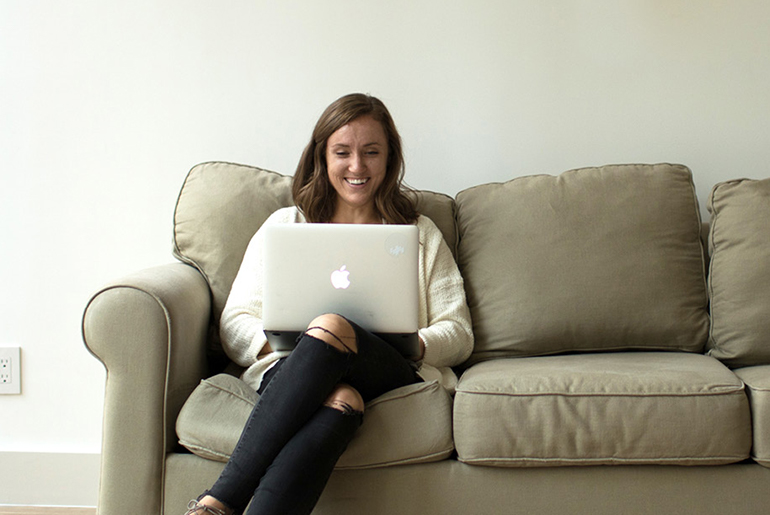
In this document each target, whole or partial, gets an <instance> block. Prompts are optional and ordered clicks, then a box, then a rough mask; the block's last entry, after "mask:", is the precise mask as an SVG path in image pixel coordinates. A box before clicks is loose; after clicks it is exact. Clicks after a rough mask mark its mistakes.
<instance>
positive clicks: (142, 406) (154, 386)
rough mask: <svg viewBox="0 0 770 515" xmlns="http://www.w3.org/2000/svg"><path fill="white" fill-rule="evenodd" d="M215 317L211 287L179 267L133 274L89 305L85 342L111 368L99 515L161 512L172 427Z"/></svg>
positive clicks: (200, 372)
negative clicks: (212, 317)
mask: <svg viewBox="0 0 770 515" xmlns="http://www.w3.org/2000/svg"><path fill="white" fill-rule="evenodd" d="M210 313H211V295H210V290H209V287H208V284H207V283H206V281H205V279H204V278H203V276H202V275H201V274H200V272H198V271H197V270H196V269H195V268H193V267H191V266H189V265H185V264H181V263H175V264H169V265H164V266H160V267H155V268H150V269H147V270H143V271H141V272H138V273H136V274H134V275H131V276H129V277H127V278H125V279H123V280H121V281H118V282H115V283H113V284H111V285H108V286H107V287H105V288H103V289H102V290H100V291H99V292H98V293H96V295H94V296H93V298H92V299H91V300H90V302H89V303H88V306H87V307H86V310H85V313H84V315H83V340H84V342H85V344H86V347H87V348H88V350H89V351H90V352H91V353H92V354H93V355H94V356H95V357H96V358H97V359H99V360H100V361H101V362H102V363H103V364H104V366H105V368H106V370H107V380H106V385H105V399H104V427H103V431H104V434H103V442H102V464H101V484H100V488H99V513H100V514H109V515H113V514H119V513H123V512H125V513H128V512H129V511H135V510H136V509H137V508H138V507H141V511H143V512H146V513H161V506H162V505H163V504H162V503H163V484H164V481H163V479H164V461H165V456H166V454H167V452H169V451H170V450H171V449H173V446H174V445H175V444H176V436H175V432H174V425H175V421H176V418H177V415H178V413H179V410H180V409H181V407H182V404H183V403H184V401H185V400H186V399H187V397H188V396H189V394H190V392H192V390H193V389H194V388H195V386H196V385H197V384H198V382H199V381H200V379H201V378H203V377H204V376H205V374H206V371H207V370H206V369H207V367H206V340H207V332H208V327H209V318H210ZM139 499H141V500H142V502H141V503H140V504H139V505H137V504H136V503H137V501H138V500H139Z"/></svg>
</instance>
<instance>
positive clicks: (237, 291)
mask: <svg viewBox="0 0 770 515" xmlns="http://www.w3.org/2000/svg"><path fill="white" fill-rule="evenodd" d="M305 222H306V220H305V217H304V216H303V215H302V213H301V212H300V211H299V210H298V209H297V208H296V207H287V208H283V209H279V210H278V211H276V212H275V213H273V214H272V215H270V217H269V218H268V219H267V220H266V221H265V224H274V223H305ZM416 225H417V227H418V228H419V230H420V252H419V287H420V302H419V304H420V313H419V327H420V329H419V334H420V337H421V338H422V340H423V341H424V342H425V356H424V357H423V360H422V362H421V363H420V367H419V374H420V376H421V377H422V378H423V379H425V380H426V381H428V380H433V379H436V380H438V381H440V382H441V384H442V385H443V386H444V387H445V388H446V389H447V390H449V391H450V392H453V391H454V388H455V385H456V384H457V377H456V376H455V375H454V373H453V372H452V370H451V369H450V368H449V367H451V366H454V365H459V364H460V363H462V362H463V361H465V360H466V359H467V358H468V357H469V356H470V354H471V351H472V350H473V330H472V327H471V318H470V312H469V310H468V305H467V303H466V300H465V289H464V287H463V279H462V276H461V275H460V272H459V270H458V269H457V265H456V264H455V261H454V258H453V257H452V254H451V252H450V251H449V247H447V245H446V243H445V242H444V238H443V236H442V234H441V231H440V230H439V229H438V227H436V225H435V224H434V223H433V221H432V220H430V219H429V218H428V217H426V216H420V217H419V218H418V219H417V224H416ZM263 239H264V236H263V232H262V231H261V230H260V231H257V233H256V234H255V235H254V237H253V238H252V239H251V242H250V243H249V246H248V248H247V249H246V254H245V255H244V257H243V262H242V263H241V268H240V270H239V271H238V275H237V276H236V278H235V281H234V282H233V287H232V289H231V291H230V296H229V297H228V299H227V304H226V305H225V308H224V311H223V312H222V319H221V322H220V336H221V339H222V345H223V346H224V349H225V352H226V353H227V355H228V356H229V357H230V359H232V360H233V361H234V362H235V363H237V364H238V365H240V366H242V367H246V368H247V369H246V371H245V372H244V373H243V376H242V378H243V380H244V381H246V383H248V384H249V385H250V386H251V387H252V388H254V389H258V388H259V385H260V383H261V381H262V376H263V374H264V373H265V372H266V371H267V370H268V369H269V368H270V367H271V366H272V365H274V364H275V363H276V361H278V359H280V358H282V357H285V356H287V355H288V354H289V353H288V352H271V353H263V348H264V346H265V343H266V342H267V340H266V338H265V334H264V331H263V327H262V242H263ZM320 314H321V313H319V315H320ZM308 322H309V321H308Z"/></svg>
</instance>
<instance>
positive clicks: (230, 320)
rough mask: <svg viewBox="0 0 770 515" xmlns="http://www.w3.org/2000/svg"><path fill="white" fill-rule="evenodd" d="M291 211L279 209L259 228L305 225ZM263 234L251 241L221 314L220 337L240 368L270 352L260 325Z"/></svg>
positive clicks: (223, 345) (260, 232)
mask: <svg viewBox="0 0 770 515" xmlns="http://www.w3.org/2000/svg"><path fill="white" fill-rule="evenodd" d="M304 221H305V220H304V217H303V216H302V215H301V214H300V213H299V211H298V210H297V209H296V208H294V207H289V208H283V209H279V210H278V211H276V212H275V213H273V214H272V215H270V216H269V217H268V218H267V220H265V223H264V224H263V225H262V227H264V226H265V225H269V224H274V223H299V222H304ZM263 244H264V232H263V231H262V228H260V230H258V231H257V233H256V234H255V235H254V236H253V237H252V238H251V241H250V242H249V246H248V247H247V248H246V253H245V254H244V256H243V261H242V262H241V268H240V269H239V270H238V275H237V276H236V277H235V281H233V286H232V289H231V290H230V295H229V296H228V298H227V303H226V304H225V308H224V310H223V311H222V318H221V319H220V324H219V335H220V337H221V340H222V347H223V348H224V350H225V352H226V353H227V355H228V356H229V357H230V359H232V360H233V361H234V362H236V363H237V364H238V365H240V366H242V367H248V366H251V365H253V364H254V363H255V362H256V361H257V357H258V356H260V355H265V354H268V353H270V352H272V349H271V348H270V344H268V343H267V338H265V332H264V330H263V329H264V327H263V325H262V278H263V255H262V248H263Z"/></svg>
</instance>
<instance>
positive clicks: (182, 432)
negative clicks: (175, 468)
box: [176, 374, 454, 469]
mask: <svg viewBox="0 0 770 515" xmlns="http://www.w3.org/2000/svg"><path fill="white" fill-rule="evenodd" d="M258 399H259V395H258V394H257V393H256V392H255V391H254V390H253V389H251V388H249V387H248V385H246V383H244V382H243V381H241V380H240V379H238V378H236V377H234V376H231V375H228V374H219V375H216V376H213V377H211V378H209V379H204V380H203V381H201V383H200V385H198V387H197V388H196V389H195V391H194V392H193V393H192V395H191V396H190V398H189V399H188V400H187V402H186V403H185V405H184V406H183V407H182V411H181V412H180V414H179V417H178V418H177V424H176V430H177V435H178V437H179V443H181V444H182V445H183V446H185V447H186V448H187V449H189V450H190V451H192V452H193V453H195V454H197V455H198V456H201V457H203V458H207V459H211V460H216V461H222V462H226V461H227V460H228V459H230V454H231V453H232V451H233V449H234V448H235V445H236V443H237V442H238V438H239V437H240V435H241V431H242V430H243V428H244V427H245V425H246V421H247V419H248V418H249V415H250V414H251V411H252V408H253V407H254V404H255V403H256V402H257V400H258ZM453 450H454V444H453V441H452V400H451V398H450V397H449V394H448V393H447V392H446V391H445V390H444V389H443V388H442V387H441V386H440V385H439V384H438V382H436V381H431V382H427V383H417V384H414V385H409V386H405V387H403V388H398V389H396V390H393V391H391V392H388V393H386V394H385V395H382V396H380V397H378V398H376V399H374V400H372V401H371V402H369V403H367V405H366V410H365V414H364V421H363V424H362V425H361V427H360V428H359V430H358V432H357V433H356V436H355V438H354V439H353V441H351V442H350V444H349V445H348V448H347V450H346V451H345V453H344V454H343V455H342V456H341V457H340V460H339V461H338V462H337V468H338V469H357V468H374V467H385V466H389V465H399V464H406V463H422V462H430V461H439V460H442V459H445V458H447V457H448V456H449V455H450V454H451V453H452V451H453Z"/></svg>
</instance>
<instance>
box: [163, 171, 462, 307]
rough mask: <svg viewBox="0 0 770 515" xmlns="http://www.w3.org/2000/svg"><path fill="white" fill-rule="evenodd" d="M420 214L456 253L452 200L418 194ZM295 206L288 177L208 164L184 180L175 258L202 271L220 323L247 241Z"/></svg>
mask: <svg viewBox="0 0 770 515" xmlns="http://www.w3.org/2000/svg"><path fill="white" fill-rule="evenodd" d="M415 194H416V197H415V198H416V205H417V209H418V211H419V212H421V213H422V214H424V215H426V216H428V217H429V218H430V219H431V220H433V222H435V223H436V225H437V226H438V228H439V229H440V230H441V232H442V234H443V235H444V239H445V240H446V242H447V244H448V245H449V248H450V249H451V250H452V252H453V253H454V252H456V246H457V245H456V244H457V232H456V229H455V204H454V200H453V199H452V198H451V197H449V196H447V195H443V194H441V193H434V192H430V191H417V192H415ZM292 204H293V200H292V196H291V177H290V176H287V175H281V174H279V173H275V172H271V171H268V170H263V169H260V168H256V167H253V166H245V165H239V164H233V163H223V162H211V163H202V164H199V165H197V166H195V167H194V168H193V169H192V170H190V173H188V174H187V178H186V179H185V182H184V185H183V186H182V191H181V192H180V193H179V199H178V200H177V205H176V210H175V212H174V255H175V256H176V257H177V258H179V259H180V260H182V261H183V262H185V263H189V264H191V265H193V266H195V267H196V268H197V269H198V270H200V271H201V273H202V274H203V276H204V277H205V278H206V280H207V281H208V283H209V286H210V287H211V294H212V300H213V313H214V320H215V321H217V322H218V321H219V317H220V316H221V314H222V309H223V308H224V305H225V302H226V301H227V296H228V295H229V293H230V287H231V286H232V284H233V280H235V276H236V274H237V273H238V269H239V267H240V265H241V261H242V260H243V254H244V252H246V247H247V246H248V244H249V241H250V240H251V237H252V236H253V235H254V233H255V232H257V229H259V228H260V226H262V223H263V222H264V221H265V220H266V219H267V217H268V216H270V214H271V213H273V212H274V211H276V210H278V209H280V208H282V207H286V206H290V205H292Z"/></svg>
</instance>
